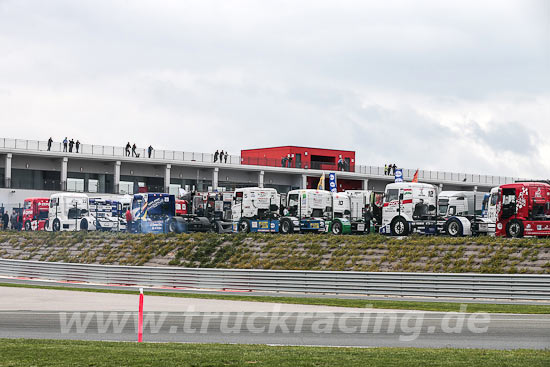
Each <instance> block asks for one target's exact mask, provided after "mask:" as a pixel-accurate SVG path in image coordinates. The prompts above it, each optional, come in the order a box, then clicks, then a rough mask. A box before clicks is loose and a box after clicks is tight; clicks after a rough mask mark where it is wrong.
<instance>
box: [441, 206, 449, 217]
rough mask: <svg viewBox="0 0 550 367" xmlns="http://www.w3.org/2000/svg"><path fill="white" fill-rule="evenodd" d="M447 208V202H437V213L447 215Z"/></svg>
mask: <svg viewBox="0 0 550 367" xmlns="http://www.w3.org/2000/svg"><path fill="white" fill-rule="evenodd" d="M447 208H449V205H448V204H446V203H445V204H439V215H447Z"/></svg>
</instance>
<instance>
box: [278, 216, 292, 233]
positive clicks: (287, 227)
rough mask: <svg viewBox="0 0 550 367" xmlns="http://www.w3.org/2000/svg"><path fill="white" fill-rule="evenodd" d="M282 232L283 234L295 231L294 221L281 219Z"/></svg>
mask: <svg viewBox="0 0 550 367" xmlns="http://www.w3.org/2000/svg"><path fill="white" fill-rule="evenodd" d="M280 230H281V233H282V234H289V233H291V232H294V225H293V224H292V222H291V221H290V220H288V219H283V220H282V221H281V229H280Z"/></svg>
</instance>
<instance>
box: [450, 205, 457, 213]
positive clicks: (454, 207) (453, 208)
mask: <svg viewBox="0 0 550 367" xmlns="http://www.w3.org/2000/svg"><path fill="white" fill-rule="evenodd" d="M449 215H456V206H451V207H449Z"/></svg>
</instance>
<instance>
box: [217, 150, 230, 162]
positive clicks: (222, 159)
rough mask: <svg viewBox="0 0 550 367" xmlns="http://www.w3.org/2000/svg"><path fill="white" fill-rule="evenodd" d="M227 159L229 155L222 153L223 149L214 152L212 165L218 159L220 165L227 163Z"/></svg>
mask: <svg viewBox="0 0 550 367" xmlns="http://www.w3.org/2000/svg"><path fill="white" fill-rule="evenodd" d="M227 157H229V153H227V152H224V151H223V149H222V151H221V152H220V151H219V150H216V152H215V153H214V163H216V162H217V161H218V159H219V160H220V163H227Z"/></svg>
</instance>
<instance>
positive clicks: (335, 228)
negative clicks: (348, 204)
mask: <svg viewBox="0 0 550 367" xmlns="http://www.w3.org/2000/svg"><path fill="white" fill-rule="evenodd" d="M332 234H335V235H339V234H342V222H340V221H339V220H337V221H334V222H333V223H332Z"/></svg>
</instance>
